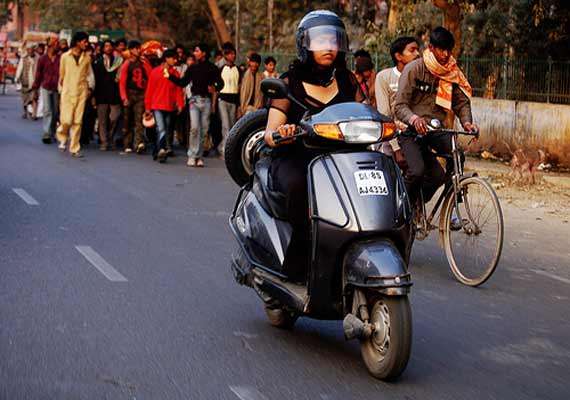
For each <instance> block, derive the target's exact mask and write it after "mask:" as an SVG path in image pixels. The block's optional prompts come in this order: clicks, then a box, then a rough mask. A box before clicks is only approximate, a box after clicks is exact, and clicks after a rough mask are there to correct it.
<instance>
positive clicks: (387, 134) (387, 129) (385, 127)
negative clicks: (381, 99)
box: [382, 122, 396, 140]
mask: <svg viewBox="0 0 570 400" xmlns="http://www.w3.org/2000/svg"><path fill="white" fill-rule="evenodd" d="M395 135H396V124H395V123H393V122H382V140H390V139H392V138H394V136H395Z"/></svg>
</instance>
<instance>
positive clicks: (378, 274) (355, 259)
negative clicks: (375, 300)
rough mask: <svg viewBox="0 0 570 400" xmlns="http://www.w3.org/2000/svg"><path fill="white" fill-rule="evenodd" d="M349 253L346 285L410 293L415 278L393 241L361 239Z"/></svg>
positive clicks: (397, 294) (395, 292)
mask: <svg viewBox="0 0 570 400" xmlns="http://www.w3.org/2000/svg"><path fill="white" fill-rule="evenodd" d="M345 254H346V255H345V257H344V262H343V271H344V282H345V285H351V286H356V287H360V288H370V289H378V290H379V291H380V292H381V293H383V294H386V295H394V296H399V295H405V294H407V293H409V291H410V287H411V286H412V279H411V276H410V274H409V273H408V268H407V265H406V263H405V261H404V259H403V257H402V255H401V254H400V252H399V251H398V249H397V248H396V246H395V245H394V243H392V241H390V240H388V239H373V240H366V241H358V242H356V243H353V244H352V245H351V246H350V247H349V248H348V250H347V252H346V253H345Z"/></svg>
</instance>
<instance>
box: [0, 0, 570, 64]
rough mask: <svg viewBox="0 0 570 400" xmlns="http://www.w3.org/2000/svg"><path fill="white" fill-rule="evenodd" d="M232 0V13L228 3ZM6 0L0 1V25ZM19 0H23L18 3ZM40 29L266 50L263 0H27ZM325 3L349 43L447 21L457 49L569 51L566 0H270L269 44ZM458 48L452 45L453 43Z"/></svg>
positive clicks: (539, 54) (368, 43) (290, 33)
mask: <svg viewBox="0 0 570 400" xmlns="http://www.w3.org/2000/svg"><path fill="white" fill-rule="evenodd" d="M238 1H239V10H240V13H239V14H240V15H239V17H238V15H237V12H236V11H237V9H236V3H237V2H238ZM10 3H14V2H13V1H12V2H10V1H6V0H3V1H2V3H0V7H2V10H0V24H4V23H6V22H7V21H8V19H9V18H10V13H9V12H8V11H7V10H8V6H9V4H10ZM22 3H24V2H22ZM26 3H27V4H29V5H30V7H32V8H33V9H34V10H36V11H39V12H40V14H41V16H42V18H41V21H42V26H41V28H42V29H46V30H53V31H58V30H60V29H64V28H71V29H124V30H125V31H126V32H127V34H128V35H129V36H130V37H138V38H141V39H147V38H149V37H150V36H152V35H158V36H159V37H158V39H162V40H164V39H166V38H168V39H170V40H169V41H168V42H170V43H174V42H177V43H182V44H185V45H191V44H193V43H196V42H198V41H205V42H207V43H209V44H211V45H220V44H221V42H223V41H226V40H228V38H230V40H231V41H235V39H236V33H237V32H236V26H237V25H239V43H238V44H239V48H240V50H249V49H255V50H257V51H266V50H268V37H269V26H268V18H267V12H268V10H267V4H268V2H267V1H266V0H96V1H89V0H87V1H85V0H27V1H26ZM319 8H325V9H332V10H333V11H335V12H337V13H338V14H339V15H340V16H341V17H342V18H343V20H344V21H345V23H346V25H347V29H348V33H349V37H350V38H351V44H352V47H353V48H355V49H356V48H360V47H367V48H368V49H369V50H372V51H379V52H383V53H385V52H387V49H388V45H389V43H390V41H391V40H393V39H394V38H395V37H397V36H398V35H402V34H407V35H410V34H411V35H416V36H417V37H418V38H420V40H421V41H424V40H426V35H427V32H429V30H430V29H432V28H433V27H435V26H437V25H442V24H445V25H447V26H449V27H450V28H451V29H452V31H453V32H454V33H455V34H456V36H457V37H458V38H461V39H460V41H459V42H460V44H461V45H462V52H463V54H465V55H469V56H477V57H486V56H494V55H499V56H502V55H510V56H529V57H535V58H546V57H548V56H551V57H553V58H554V59H562V58H565V59H568V58H569V57H570V37H569V34H570V1H567V0H290V1H287V0H274V9H273V21H274V24H273V31H272V34H273V38H274V50H276V51H284V52H290V51H293V50H294V48H295V42H294V32H295V28H296V25H297V23H298V22H299V20H300V19H301V18H302V16H303V15H304V14H306V13H307V12H308V11H309V10H313V9H319ZM458 50H459V48H458Z"/></svg>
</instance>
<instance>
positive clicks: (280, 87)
mask: <svg viewBox="0 0 570 400" xmlns="http://www.w3.org/2000/svg"><path fill="white" fill-rule="evenodd" d="M261 91H262V92H263V94H264V95H266V96H267V97H269V98H270V99H284V98H286V97H288V95H289V88H288V87H287V84H286V83H285V82H284V81H282V80H281V79H277V78H269V79H264V80H263V81H261Z"/></svg>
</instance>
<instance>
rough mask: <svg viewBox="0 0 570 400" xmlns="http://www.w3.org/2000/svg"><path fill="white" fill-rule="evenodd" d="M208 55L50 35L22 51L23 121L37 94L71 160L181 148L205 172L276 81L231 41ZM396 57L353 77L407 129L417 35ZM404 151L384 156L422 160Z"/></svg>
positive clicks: (362, 65)
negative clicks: (93, 147)
mask: <svg viewBox="0 0 570 400" xmlns="http://www.w3.org/2000/svg"><path fill="white" fill-rule="evenodd" d="M442 29H443V28H442ZM446 32H447V31H445V32H444V33H446ZM444 36H445V35H444ZM210 54H211V53H210V48H209V47H208V45H206V44H204V43H199V44H196V45H195V46H194V47H193V48H192V49H191V52H188V51H187V50H186V49H185V48H184V47H183V46H180V45H177V46H175V47H173V48H167V49H166V48H164V47H163V46H162V45H161V44H160V43H159V42H157V41H148V42H145V43H140V42H139V41H136V40H131V41H128V42H127V41H126V40H125V39H119V40H117V41H111V40H104V41H103V42H101V43H95V44H91V43H90V42H89V36H88V35H87V33H85V32H77V33H75V35H74V36H73V38H72V40H71V43H70V45H69V46H68V43H67V41H65V40H58V38H57V37H51V38H50V39H49V40H48V41H47V43H46V45H45V46H43V45H42V46H31V45H28V46H25V51H24V50H22V56H21V59H20V61H19V64H18V68H17V73H16V81H17V82H18V83H19V84H20V85H21V96H22V104H23V107H24V114H23V117H24V118H31V119H36V116H37V108H38V99H39V98H40V97H41V104H42V113H43V137H42V140H43V142H44V143H46V144H49V143H52V142H54V141H57V142H58V147H59V149H60V150H61V151H62V152H65V151H69V153H70V154H71V155H72V156H73V157H83V152H82V147H85V146H86V145H88V144H89V143H90V142H92V141H95V140H96V141H97V143H98V148H99V150H100V151H120V152H121V154H130V153H137V154H144V153H146V152H147V150H150V151H151V153H152V155H153V159H154V160H157V161H159V162H161V163H162V162H165V161H166V160H167V159H168V157H171V156H174V155H175V153H174V150H173V149H174V144H175V142H176V143H177V144H178V145H179V146H181V147H183V148H185V149H186V150H187V156H188V159H187V165H188V166H189V167H204V166H205V163H204V157H205V155H209V156H214V157H219V158H222V159H223V158H224V147H225V143H226V138H227V136H228V133H229V131H230V129H231V127H232V126H233V125H234V124H235V122H236V120H237V119H238V118H240V117H241V116H243V115H245V114H247V113H249V112H252V111H255V110H257V109H260V108H262V107H264V106H265V103H266V102H265V99H264V96H263V94H262V92H261V81H262V80H263V79H266V78H271V77H279V76H280V74H279V72H278V71H277V68H276V67H277V62H276V60H275V59H274V58H273V57H267V58H265V59H264V60H262V59H261V56H260V55H259V54H257V53H255V52H252V51H250V52H248V53H247V57H246V62H245V63H244V64H242V65H239V66H238V65H237V63H236V62H237V52H236V49H235V47H234V46H233V45H232V44H231V43H225V44H224V45H223V46H222V48H221V50H218V51H216V53H215V56H214V59H213V61H210V60H209V58H210ZM390 55H391V58H392V61H393V64H394V66H393V67H390V68H386V69H384V70H382V71H380V72H378V73H376V71H375V66H374V63H373V62H372V57H371V55H370V54H369V53H368V52H367V51H366V50H358V51H356V52H355V53H354V54H353V56H354V66H355V68H354V71H353V73H354V76H355V78H356V80H357V82H358V85H359V88H360V91H361V92H362V93H363V95H364V98H365V99H367V101H368V103H369V104H370V105H372V106H373V107H376V108H377V109H378V111H380V112H381V113H382V114H384V115H387V116H389V117H392V118H394V120H395V122H396V124H398V128H400V129H404V128H405V126H403V125H402V123H401V122H399V121H400V119H399V118H401V117H399V116H398V115H397V112H396V110H395V108H396V106H395V105H396V102H397V100H396V94H397V93H398V92H400V93H401V92H402V90H398V89H399V85H401V84H402V78H401V76H402V73H403V71H404V67H405V66H406V65H407V64H409V63H411V62H412V61H414V60H416V59H418V58H420V44H419V42H418V41H417V40H416V39H415V38H413V37H400V38H397V39H396V40H395V41H394V42H393V43H392V45H391V48H390ZM262 64H263V67H262ZM422 65H423V64H422ZM262 68H263V69H262ZM406 80H409V79H407V78H406V79H405V80H404V81H406ZM420 81H421V79H420ZM408 83H409V82H408ZM408 83H406V84H408ZM411 84H412V85H413V82H412V83H411ZM429 87H433V85H431V84H430V85H429ZM400 89H401V88H400ZM440 117H442V116H440ZM402 145H403V146H404V147H410V146H411V145H410V144H409V143H399V142H398V141H397V140H392V141H390V142H389V143H385V144H384V145H383V147H382V151H384V152H385V153H388V154H392V155H393V156H394V158H395V160H396V161H397V162H398V164H400V166H401V167H403V168H405V167H407V166H408V165H407V164H409V163H410V160H409V159H410V157H411V158H412V159H414V160H415V159H419V158H420V156H419V155H416V154H415V153H414V154H408V157H406V158H408V162H406V160H405V157H404V154H403V152H404V151H405V150H403V149H402V148H401V147H402ZM412 147H413V146H412ZM407 150H408V151H407V153H413V152H411V151H410V149H407ZM415 161H417V160H415ZM414 164H417V163H414ZM420 172H421V171H420ZM420 172H418V174H419V173H420Z"/></svg>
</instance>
